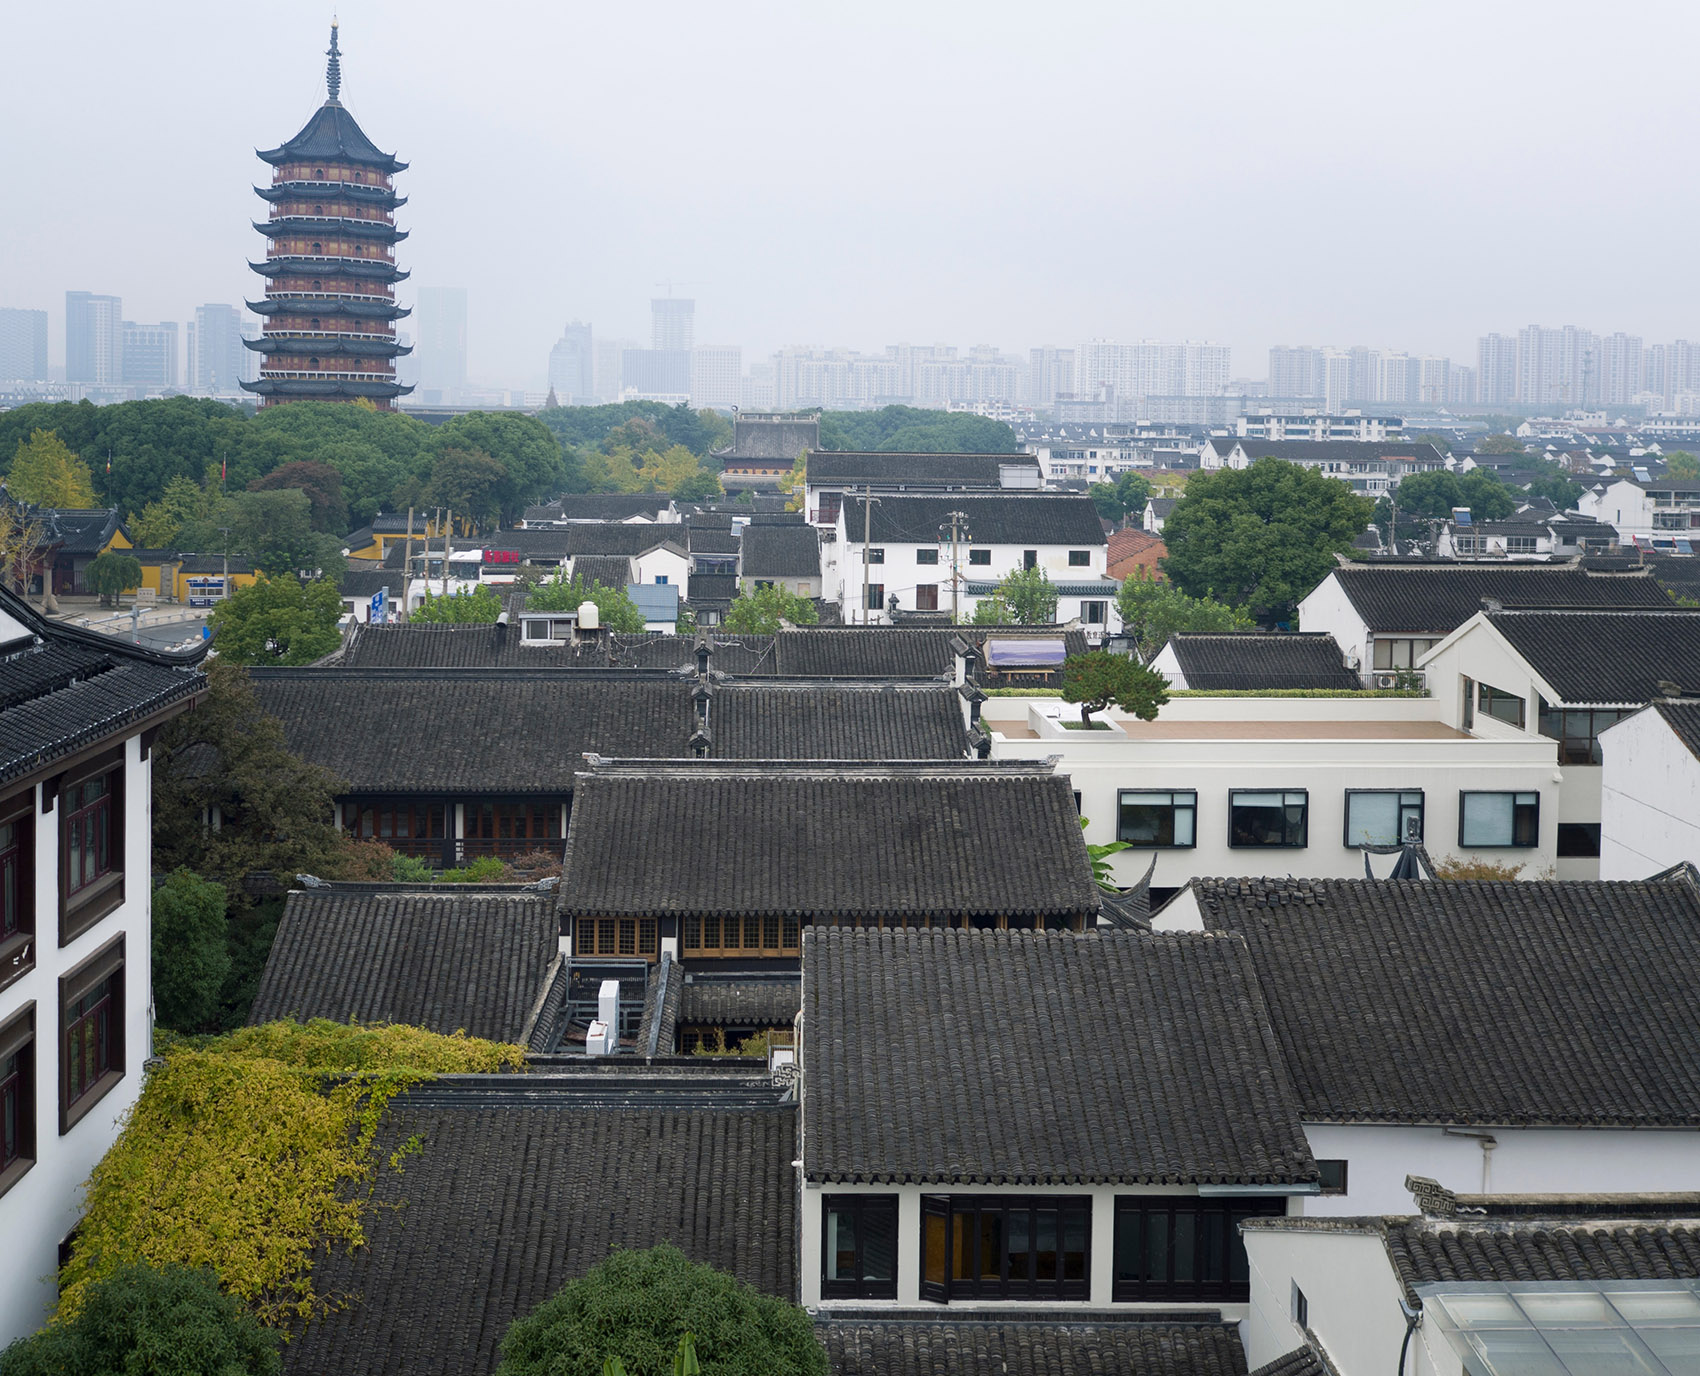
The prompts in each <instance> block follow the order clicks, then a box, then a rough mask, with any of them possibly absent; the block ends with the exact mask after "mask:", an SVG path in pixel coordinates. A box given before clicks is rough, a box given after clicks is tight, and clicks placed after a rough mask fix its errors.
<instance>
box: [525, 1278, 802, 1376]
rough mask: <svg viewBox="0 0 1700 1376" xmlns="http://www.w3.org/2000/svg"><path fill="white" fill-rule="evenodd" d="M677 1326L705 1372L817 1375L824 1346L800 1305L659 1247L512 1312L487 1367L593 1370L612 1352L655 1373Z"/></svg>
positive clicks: (669, 1358)
mask: <svg viewBox="0 0 1700 1376" xmlns="http://www.w3.org/2000/svg"><path fill="white" fill-rule="evenodd" d="M686 1333H690V1334H692V1335H693V1337H694V1339H695V1342H694V1348H695V1354H696V1356H697V1358H698V1359H699V1360H700V1361H701V1363H702V1369H703V1370H704V1371H709V1372H713V1373H714V1374H715V1376H826V1371H827V1362H826V1349H825V1348H823V1347H822V1346H821V1345H820V1341H819V1339H817V1338H816V1337H815V1335H814V1328H813V1325H812V1324H811V1323H810V1320H809V1316H808V1313H807V1311H805V1310H804V1309H803V1308H802V1307H801V1306H799V1305H796V1304H793V1303H791V1302H790V1301H789V1300H782V1299H775V1298H773V1297H772V1296H769V1295H763V1294H761V1293H760V1292H759V1291H757V1290H754V1289H752V1288H751V1287H750V1286H748V1285H745V1284H744V1283H743V1282H742V1281H739V1280H737V1279H736V1278H734V1277H732V1276H730V1275H727V1274H726V1273H725V1272H724V1271H717V1270H715V1269H714V1268H713V1267H711V1266H701V1265H697V1264H695V1263H693V1262H691V1261H690V1260H689V1259H688V1258H686V1256H685V1254H684V1253H683V1252H681V1251H679V1249H678V1248H676V1247H671V1246H665V1245H664V1246H660V1247H652V1248H650V1249H649V1250H648V1251H645V1252H616V1253H614V1255H613V1256H611V1257H609V1258H608V1259H607V1260H606V1261H604V1262H602V1263H601V1264H599V1265H597V1266H594V1267H592V1268H591V1270H590V1271H588V1272H587V1273H586V1274H585V1275H584V1276H583V1277H582V1278H581V1279H579V1280H575V1281H569V1282H568V1283H567V1284H566V1285H564V1286H562V1287H561V1289H560V1290H559V1291H558V1292H557V1293H556V1294H555V1295H554V1296H553V1297H552V1298H550V1299H547V1300H545V1301H544V1302H543V1303H542V1304H540V1305H538V1307H537V1308H536V1309H534V1310H533V1311H532V1312H531V1313H530V1314H528V1315H526V1316H525V1317H524V1318H522V1319H516V1320H515V1321H514V1323H513V1324H512V1326H510V1327H509V1329H508V1331H507V1334H506V1336H505V1337H504V1338H503V1339H502V1361H501V1365H500V1366H498V1367H497V1368H496V1373H497V1376H599V1373H600V1372H601V1370H602V1363H603V1362H604V1361H605V1360H607V1359H608V1358H609V1357H615V1356H617V1357H619V1358H621V1359H622V1361H623V1362H624V1364H625V1366H626V1369H627V1370H628V1371H630V1372H632V1373H633V1376H665V1373H667V1372H670V1371H672V1370H673V1365H672V1363H673V1359H674V1357H675V1355H676V1354H677V1353H678V1349H679V1340H680V1338H681V1337H683V1336H684V1335H685V1334H686Z"/></svg>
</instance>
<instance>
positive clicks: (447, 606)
mask: <svg viewBox="0 0 1700 1376" xmlns="http://www.w3.org/2000/svg"><path fill="white" fill-rule="evenodd" d="M501 614H502V599H501V598H500V597H499V596H497V594H496V590H495V589H494V588H492V587H491V586H490V585H489V584H487V583H479V584H477V585H476V586H475V587H473V588H472V589H471V590H470V591H468V592H451V593H450V594H449V595H448V596H447V597H434V596H432V594H431V590H430V589H429V588H427V589H426V590H425V601H424V603H423V605H421V606H420V607H419V608H418V609H417V610H416V611H414V612H411V613H409V615H408V618H407V619H408V620H409V621H426V622H430V623H432V624H434V625H451V624H458V623H465V622H477V621H481V622H486V623H488V622H492V621H494V620H495V619H496V618H497V617H498V616H500V615H501Z"/></svg>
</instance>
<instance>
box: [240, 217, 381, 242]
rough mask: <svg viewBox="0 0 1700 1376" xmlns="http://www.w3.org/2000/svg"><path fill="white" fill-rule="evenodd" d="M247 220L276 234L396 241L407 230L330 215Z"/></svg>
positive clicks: (262, 230) (257, 227) (269, 234)
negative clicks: (342, 236)
mask: <svg viewBox="0 0 1700 1376" xmlns="http://www.w3.org/2000/svg"><path fill="white" fill-rule="evenodd" d="M248 223H249V224H251V225H253V226H254V228H255V229H257V230H259V231H260V233H261V234H264V235H267V236H268V237H270V236H273V235H278V234H347V235H350V236H352V237H354V238H356V239H371V240H374V241H376V242H378V243H387V244H396V243H400V242H401V241H402V240H403V239H405V238H407V236H408V231H407V230H405V229H397V228H396V227H395V226H394V225H386V224H383V223H380V222H379V221H377V220H353V219H348V220H345V219H340V218H338V217H335V216H330V215H315V216H311V217H309V216H305V215H280V216H278V218H277V219H275V220H250V221H248Z"/></svg>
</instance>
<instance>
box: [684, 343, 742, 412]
mask: <svg viewBox="0 0 1700 1376" xmlns="http://www.w3.org/2000/svg"><path fill="white" fill-rule="evenodd" d="M743 382H744V350H743V348H742V347H741V346H739V345H737V344H705V345H703V346H702V347H701V348H699V349H692V350H691V405H692V406H696V407H699V408H700V407H704V406H712V407H715V408H716V409H718V410H722V411H730V410H732V409H733V408H734V407H736V406H738V405H739V404H740V403H741V402H742V400H743Z"/></svg>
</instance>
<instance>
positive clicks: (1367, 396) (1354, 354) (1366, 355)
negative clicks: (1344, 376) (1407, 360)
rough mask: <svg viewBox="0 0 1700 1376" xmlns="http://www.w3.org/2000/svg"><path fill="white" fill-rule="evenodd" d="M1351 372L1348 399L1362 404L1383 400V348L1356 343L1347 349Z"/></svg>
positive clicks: (1347, 390)
mask: <svg viewBox="0 0 1700 1376" xmlns="http://www.w3.org/2000/svg"><path fill="white" fill-rule="evenodd" d="M1346 357H1347V358H1348V359H1349V360H1350V365H1349V366H1350V368H1351V374H1350V379H1349V381H1348V382H1347V384H1346V400H1347V401H1350V402H1356V403H1358V404H1359V405H1362V404H1364V403H1366V402H1377V401H1380V400H1381V350H1379V349H1372V348H1370V347H1369V346H1368V345H1366V344H1354V345H1352V347H1351V348H1349V349H1347V350H1346Z"/></svg>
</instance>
